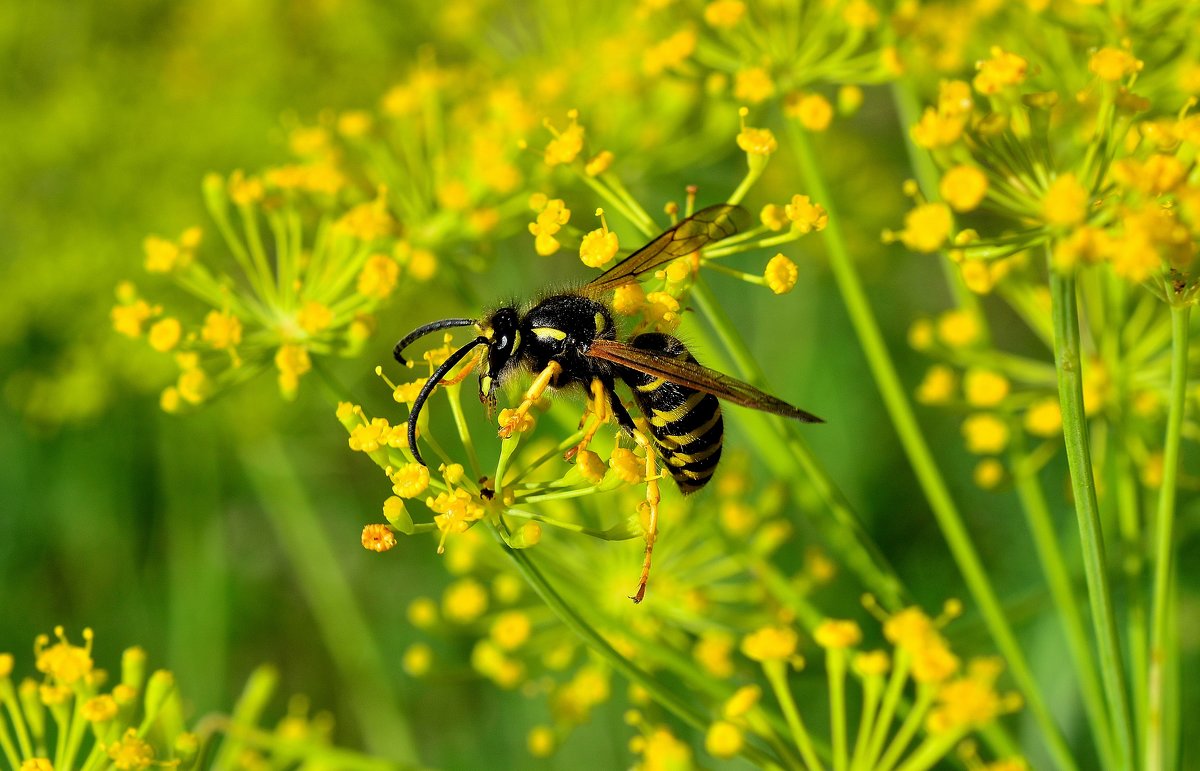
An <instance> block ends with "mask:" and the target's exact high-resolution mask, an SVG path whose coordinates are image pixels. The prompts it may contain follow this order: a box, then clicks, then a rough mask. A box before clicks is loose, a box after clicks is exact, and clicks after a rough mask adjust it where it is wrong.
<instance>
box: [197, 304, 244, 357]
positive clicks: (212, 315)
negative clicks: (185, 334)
mask: <svg viewBox="0 0 1200 771" xmlns="http://www.w3.org/2000/svg"><path fill="white" fill-rule="evenodd" d="M200 337H201V339H203V340H204V341H205V342H206V343H208V344H209V345H211V346H212V347H213V348H216V349H218V350H221V349H224V348H232V347H234V346H236V345H238V344H239V343H241V342H242V322H241V320H240V319H238V317H237V316H234V315H233V314H232V313H225V312H223V311H209V312H208V315H207V316H205V317H204V327H203V328H202V329H201V330H200Z"/></svg>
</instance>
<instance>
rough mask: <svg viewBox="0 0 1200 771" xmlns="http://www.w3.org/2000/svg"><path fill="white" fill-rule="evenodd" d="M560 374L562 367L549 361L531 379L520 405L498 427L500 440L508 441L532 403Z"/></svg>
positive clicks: (540, 396)
mask: <svg viewBox="0 0 1200 771" xmlns="http://www.w3.org/2000/svg"><path fill="white" fill-rule="evenodd" d="M561 373H562V365H560V364H559V363H558V362H556V361H551V362H550V363H549V364H547V365H546V368H545V369H544V370H542V371H541V372H540V373H538V376H537V377H536V378H534V379H533V383H532V384H531V385H530V386H529V389H528V390H527V391H525V398H523V399H522V400H521V404H520V405H519V406H518V407H517V408H516V409H515V410H513V411H512V413H511V414H510V415H509V416H508V420H506V421H504V425H502V426H501V427H500V431H499V435H500V438H501V439H508V438H509V437H510V436H512V435H513V432H515V431H516V430H517V426H519V425H520V424H521V421H522V420H524V418H525V416H526V415H527V414H528V413H529V410H530V409H531V408H532V407H533V405H534V403H536V402H537V400H538V399H540V398H542V394H543V393H545V392H546V389H547V388H549V387H550V383H551V382H553V381H554V380H556V379H557V378H558V376H559V374H561Z"/></svg>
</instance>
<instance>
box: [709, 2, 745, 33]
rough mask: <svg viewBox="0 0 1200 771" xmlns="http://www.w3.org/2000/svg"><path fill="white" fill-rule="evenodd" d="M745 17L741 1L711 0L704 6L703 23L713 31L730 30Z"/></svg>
mask: <svg viewBox="0 0 1200 771" xmlns="http://www.w3.org/2000/svg"><path fill="white" fill-rule="evenodd" d="M745 15H746V4H745V3H744V2H742V0H713V2H711V3H709V4H708V5H706V6H704V22H705V23H706V24H708V26H710V27H713V28H714V29H730V28H732V27H735V26H737V23H738V22H739V21H741V20H742V17H743V16H745Z"/></svg>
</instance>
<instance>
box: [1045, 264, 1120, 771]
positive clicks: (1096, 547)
mask: <svg viewBox="0 0 1200 771" xmlns="http://www.w3.org/2000/svg"><path fill="white" fill-rule="evenodd" d="M1047 252H1049V248H1048V247H1047ZM1047 258H1049V254H1048V253H1047ZM1050 313H1051V316H1052V317H1053V320H1054V364H1055V367H1056V368H1057V370H1058V398H1059V403H1060V405H1061V408H1062V422H1063V438H1064V440H1065V443H1066V448H1067V463H1068V465H1069V466H1070V469H1071V491H1072V492H1073V494H1074V496H1075V515H1076V518H1077V519H1078V521H1079V541H1080V546H1081V548H1082V549H1083V570H1084V574H1085V576H1086V577H1087V587H1088V600H1089V601H1090V604H1091V609H1092V625H1093V627H1094V628H1095V634H1096V647H1097V655H1098V657H1099V660H1100V676H1101V678H1102V679H1103V682H1104V691H1105V694H1106V696H1107V699H1108V708H1109V711H1110V715H1111V717H1112V722H1113V728H1114V729H1115V734H1116V750H1117V753H1118V762H1119V763H1120V767H1121V768H1126V769H1132V768H1134V764H1133V740H1132V737H1133V731H1132V729H1131V722H1130V719H1129V697H1128V695H1127V693H1126V691H1125V666H1124V663H1123V662H1122V659H1121V646H1120V640H1119V638H1118V635H1117V626H1116V621H1115V619H1114V618H1113V603H1112V594H1111V593H1110V591H1109V587H1108V572H1107V565H1106V563H1105V556H1104V534H1103V532H1102V531H1101V527H1100V506H1099V504H1098V503H1097V501H1096V480H1095V478H1094V476H1093V474H1092V453H1091V448H1090V447H1089V445H1088V428H1087V416H1086V415H1084V412H1083V372H1082V371H1081V369H1080V367H1081V362H1080V352H1079V311H1078V307H1077V303H1076V298H1075V278H1074V276H1064V275H1062V274H1061V273H1059V271H1057V270H1056V269H1055V268H1054V266H1053V265H1052V264H1051V265H1050Z"/></svg>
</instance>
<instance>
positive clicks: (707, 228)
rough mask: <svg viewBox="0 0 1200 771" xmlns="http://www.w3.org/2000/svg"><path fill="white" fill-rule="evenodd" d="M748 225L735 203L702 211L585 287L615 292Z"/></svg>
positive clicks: (747, 220) (741, 209)
mask: <svg viewBox="0 0 1200 771" xmlns="http://www.w3.org/2000/svg"><path fill="white" fill-rule="evenodd" d="M749 223H750V214H749V212H747V211H746V210H745V209H743V208H742V207H740V206H736V205H734V204H729V203H721V204H717V205H715V206H709V207H707V208H704V209H701V210H700V211H698V212H696V213H695V214H693V215H692V216H690V217H688V218H686V219H683V220H680V221H679V222H677V223H675V224H674V225H672V226H671V227H670V228H668V229H667V230H665V231H663V233H662V234H661V235H659V236H658V237H657V238H655V239H654V240H653V241H651V242H650V243H648V244H646V245H645V246H643V247H642V248H641V249H638V250H637V251H636V252H634V253H633V254H631V255H629V256H628V257H626V258H625V259H623V260H621V261H620V262H618V263H617V264H616V265H614V266H612V267H611V268H609V269H608V270H606V271H604V272H603V273H601V274H600V275H599V276H597V277H596V278H595V279H594V280H592V281H590V282H589V283H588V285H587V288H588V289H590V290H595V291H597V292H605V291H608V290H609V289H616V288H617V287H618V286H620V285H621V284H624V283H627V282H629V281H633V280H634V279H636V278H637V277H638V276H640V275H642V274H643V273H648V272H650V271H652V270H654V269H655V268H658V267H661V266H663V265H666V264H667V263H668V262H670V261H671V260H674V259H676V258H679V257H686V256H687V255H689V254H691V253H693V252H695V251H698V250H700V249H702V248H704V247H705V246H707V245H708V244H711V243H713V242H714V241H720V240H721V239H723V238H729V237H730V236H732V235H733V234H734V233H737V232H738V231H740V230H744V229H745V228H746V226H747V225H748V224H749Z"/></svg>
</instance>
